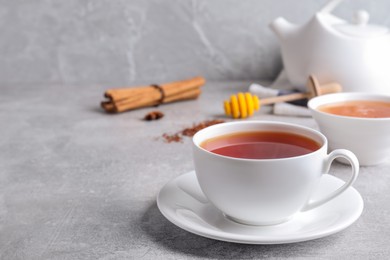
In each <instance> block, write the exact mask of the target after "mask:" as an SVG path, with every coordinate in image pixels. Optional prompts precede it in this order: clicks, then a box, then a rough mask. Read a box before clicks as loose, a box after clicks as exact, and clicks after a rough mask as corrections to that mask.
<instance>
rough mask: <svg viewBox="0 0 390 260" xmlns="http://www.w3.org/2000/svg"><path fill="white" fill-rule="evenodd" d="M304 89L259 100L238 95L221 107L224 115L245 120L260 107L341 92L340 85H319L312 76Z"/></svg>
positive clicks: (332, 83)
mask: <svg viewBox="0 0 390 260" xmlns="http://www.w3.org/2000/svg"><path fill="white" fill-rule="evenodd" d="M306 87H307V89H308V91H307V92H305V93H292V94H288V95H282V96H276V97H270V98H264V99H261V100H260V99H259V98H258V97H257V96H256V95H252V94H251V93H249V92H247V93H242V92H240V93H238V94H237V95H231V96H230V100H225V101H224V103H223V105H224V109H225V115H227V116H230V117H233V118H247V117H249V116H252V115H253V113H254V112H255V111H257V110H259V109H260V106H262V105H270V104H275V103H279V102H288V101H294V100H299V99H311V98H313V97H316V96H321V95H325V94H330V93H336V92H341V90H342V88H341V85H340V84H338V83H336V82H331V83H327V84H324V85H320V84H319V82H318V80H317V78H316V77H315V76H314V75H310V76H309V79H308V80H307V83H306Z"/></svg>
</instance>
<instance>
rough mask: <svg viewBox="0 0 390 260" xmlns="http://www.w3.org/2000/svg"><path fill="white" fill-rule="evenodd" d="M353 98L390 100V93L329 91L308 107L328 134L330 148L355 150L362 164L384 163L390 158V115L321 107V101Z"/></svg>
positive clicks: (316, 98)
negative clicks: (330, 110)
mask: <svg viewBox="0 0 390 260" xmlns="http://www.w3.org/2000/svg"><path fill="white" fill-rule="evenodd" d="M353 100H367V101H385V102H389V103H390V95H384V94H369V93H358V92H346V93H335V94H328V95H323V96H318V97H315V98H312V99H311V100H310V101H309V103H308V107H309V109H310V111H311V113H312V115H313V117H314V119H315V121H316V122H317V124H318V126H319V128H320V131H321V132H322V133H323V134H324V135H325V136H326V137H327V138H328V140H329V148H330V149H338V148H345V149H348V150H350V151H352V152H353V153H354V154H355V155H356V157H357V158H358V159H359V163H360V165H364V166H369V165H377V164H380V163H383V162H385V161H386V160H388V159H389V158H390V118H363V117H359V118H358V117H349V116H339V115H334V114H329V113H325V112H321V111H319V110H318V107H319V106H321V105H326V104H331V103H335V102H343V101H353ZM340 161H341V162H343V163H345V161H344V160H340Z"/></svg>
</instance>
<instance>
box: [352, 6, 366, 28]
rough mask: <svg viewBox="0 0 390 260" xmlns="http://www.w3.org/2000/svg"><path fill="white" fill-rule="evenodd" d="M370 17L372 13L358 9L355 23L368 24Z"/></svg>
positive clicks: (354, 18) (355, 14)
mask: <svg viewBox="0 0 390 260" xmlns="http://www.w3.org/2000/svg"><path fill="white" fill-rule="evenodd" d="M369 19H370V14H369V13H368V12H367V11H366V10H359V11H356V12H355V13H354V15H353V23H354V24H356V25H366V24H367V23H368V20H369Z"/></svg>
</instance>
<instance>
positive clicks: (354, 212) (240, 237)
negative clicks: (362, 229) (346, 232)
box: [157, 171, 363, 244]
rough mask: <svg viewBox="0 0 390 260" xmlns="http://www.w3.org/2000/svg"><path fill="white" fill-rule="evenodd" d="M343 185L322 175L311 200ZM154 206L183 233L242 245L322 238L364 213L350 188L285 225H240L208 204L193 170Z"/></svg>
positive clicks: (166, 188) (164, 191) (167, 189)
mask: <svg viewBox="0 0 390 260" xmlns="http://www.w3.org/2000/svg"><path fill="white" fill-rule="evenodd" d="M342 184H344V182H343V181H342V180H340V179H338V178H336V177H334V176H331V175H328V174H326V175H324V176H323V177H322V178H321V183H320V187H319V189H318V190H317V191H316V193H315V194H314V196H313V199H315V198H318V197H321V196H322V195H323V194H328V193H329V192H330V191H332V190H335V189H337V188H338V187H340V186H341V185H342ZM157 205H158V208H159V209H160V211H161V213H162V214H163V215H164V216H165V217H166V218H167V219H168V220H169V221H171V222H172V223H173V224H175V225H177V226H178V227H180V228H182V229H184V230H187V231H189V232H191V233H194V234H197V235H200V236H204V237H208V238H213V239H217V240H222V241H228V242H236V243H245V244H283V243H293V242H300V241H306V240H312V239H316V238H320V237H325V236H328V235H331V234H334V233H336V232H339V231H341V230H343V229H345V228H347V227H348V226H349V225H351V224H352V223H353V222H355V221H356V220H357V219H358V218H359V216H360V215H361V213H362V211H363V200H362V197H361V196H360V194H359V192H357V191H356V190H355V189H354V188H352V187H351V188H348V190H347V191H345V192H344V193H343V194H341V195H340V196H338V197H337V198H335V199H334V200H332V201H330V202H328V203H326V204H324V205H322V206H320V207H318V208H315V209H313V210H310V211H306V212H300V213H298V214H297V215H296V216H295V217H294V218H293V219H291V220H290V221H288V222H285V223H282V224H279V225H273V226H249V225H243V224H239V223H236V222H233V221H231V220H229V219H228V218H226V217H225V216H224V215H223V214H222V212H221V211H219V210H218V209H216V208H215V207H214V206H213V205H211V203H210V202H209V201H208V199H207V198H206V197H205V195H204V194H203V193H202V191H201V189H200V187H199V184H198V181H197V179H196V174H195V172H194V171H191V172H188V173H186V174H183V175H181V176H179V177H177V178H175V179H173V180H171V181H170V182H168V183H167V184H166V185H165V186H164V187H163V188H162V189H161V191H160V193H159V194H158V197H157Z"/></svg>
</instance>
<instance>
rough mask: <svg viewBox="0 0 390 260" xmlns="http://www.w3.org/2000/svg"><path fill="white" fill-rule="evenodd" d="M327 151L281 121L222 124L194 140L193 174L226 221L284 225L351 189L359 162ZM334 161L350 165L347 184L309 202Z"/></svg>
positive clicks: (321, 141) (317, 137) (308, 132)
mask: <svg viewBox="0 0 390 260" xmlns="http://www.w3.org/2000/svg"><path fill="white" fill-rule="evenodd" d="M327 148H328V144H327V139H326V137H325V136H324V135H323V134H321V133H320V132H318V131H316V130H313V129H310V128H306V127H302V126H299V125H294V124H287V123H281V122H265V121H243V122H231V123H222V124H218V125H214V126H210V127H207V128H205V129H203V130H201V131H199V132H198V133H196V134H195V135H194V137H193V159H194V165H195V172H196V176H197V179H198V182H199V185H200V187H201V189H202V191H203V193H204V194H205V196H206V197H207V198H208V199H209V201H210V202H211V203H212V204H213V205H214V206H215V207H216V208H218V209H219V210H220V211H222V212H223V213H224V214H225V216H227V217H228V218H229V219H231V220H233V221H236V222H239V223H243V224H249V225H274V224H279V223H283V222H285V221H287V220H289V219H291V218H292V217H293V216H294V215H295V214H296V213H298V212H301V211H307V210H311V209H313V208H315V207H318V206H320V205H322V204H324V203H326V202H328V201H330V200H332V199H333V198H335V197H336V196H338V195H340V194H341V193H342V192H344V191H345V190H346V189H347V188H348V187H350V186H351V185H352V183H353V182H354V181H355V179H356V178H357V175H358V172H359V163H358V161H357V158H356V157H355V156H354V155H353V153H352V152H350V151H347V150H344V149H338V150H335V151H333V152H331V153H330V154H327ZM336 158H344V159H346V160H347V161H349V162H350V164H351V166H352V175H351V177H350V180H349V181H348V182H347V183H345V184H344V185H343V186H342V187H340V188H339V189H337V190H336V191H329V194H327V195H325V196H324V197H323V198H321V199H319V200H315V201H311V200H310V198H311V195H312V193H313V191H314V190H315V189H316V188H317V186H318V184H319V181H320V178H321V176H322V175H323V174H325V173H327V172H328V170H329V168H330V165H331V163H332V161H333V160H334V159H336Z"/></svg>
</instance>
